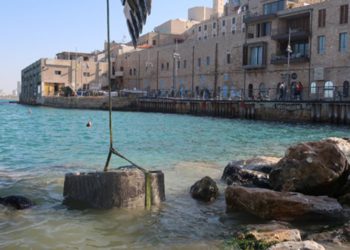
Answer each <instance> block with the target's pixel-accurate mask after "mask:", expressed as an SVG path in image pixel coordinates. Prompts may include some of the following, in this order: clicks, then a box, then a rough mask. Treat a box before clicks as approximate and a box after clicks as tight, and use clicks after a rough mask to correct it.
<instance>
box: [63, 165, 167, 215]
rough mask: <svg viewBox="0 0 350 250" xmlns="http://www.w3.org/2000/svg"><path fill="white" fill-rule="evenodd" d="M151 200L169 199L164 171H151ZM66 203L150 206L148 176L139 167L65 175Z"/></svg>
mask: <svg viewBox="0 0 350 250" xmlns="http://www.w3.org/2000/svg"><path fill="white" fill-rule="evenodd" d="M149 174H150V183H151V188H150V190H151V192H150V193H151V201H152V202H151V204H152V205H159V204H160V203H161V202H162V201H164V200H165V188H164V174H163V172H162V171H151V172H149ZM63 196H64V200H63V204H64V205H66V206H68V207H70V208H76V209H83V208H96V209H109V208H113V207H118V208H136V207H145V206H146V176H145V173H144V172H143V171H141V170H140V169H138V168H136V167H123V168H119V169H116V170H111V171H108V172H94V173H69V174H66V176H65V181H64V190H63Z"/></svg>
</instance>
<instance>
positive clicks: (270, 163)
mask: <svg viewBox="0 0 350 250" xmlns="http://www.w3.org/2000/svg"><path fill="white" fill-rule="evenodd" d="M280 160H281V158H278V157H271V156H258V157H254V158H251V159H248V160H244V161H238V162H237V164H236V165H241V166H242V167H243V168H244V169H249V170H254V171H258V172H262V173H265V174H269V173H270V172H271V171H272V170H273V169H274V168H275V165H276V164H277V163H278V162H279V161H280Z"/></svg>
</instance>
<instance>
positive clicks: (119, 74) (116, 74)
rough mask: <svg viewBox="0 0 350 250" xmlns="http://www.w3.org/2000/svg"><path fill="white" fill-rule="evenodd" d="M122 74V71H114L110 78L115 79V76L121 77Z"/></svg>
mask: <svg viewBox="0 0 350 250" xmlns="http://www.w3.org/2000/svg"><path fill="white" fill-rule="evenodd" d="M123 76H124V71H115V72H113V73H112V75H111V78H112V79H115V78H117V77H123Z"/></svg>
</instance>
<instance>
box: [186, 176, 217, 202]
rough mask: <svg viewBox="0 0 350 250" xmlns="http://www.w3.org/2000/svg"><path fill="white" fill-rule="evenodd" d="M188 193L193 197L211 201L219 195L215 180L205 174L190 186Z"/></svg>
mask: <svg viewBox="0 0 350 250" xmlns="http://www.w3.org/2000/svg"><path fill="white" fill-rule="evenodd" d="M190 193H191V196H192V198H193V199H196V200H201V201H205V202H211V201H214V200H215V199H216V198H217V197H218V196H219V189H218V187H217V185H216V183H215V181H214V180H213V179H212V178H210V177H208V176H206V177H204V178H203V179H201V180H199V181H197V182H196V183H195V184H194V185H193V186H192V187H191V190H190Z"/></svg>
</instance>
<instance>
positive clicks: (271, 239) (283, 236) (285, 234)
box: [247, 229, 301, 243]
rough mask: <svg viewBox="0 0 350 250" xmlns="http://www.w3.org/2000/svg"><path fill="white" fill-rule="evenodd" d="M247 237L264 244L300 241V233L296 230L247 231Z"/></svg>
mask: <svg viewBox="0 0 350 250" xmlns="http://www.w3.org/2000/svg"><path fill="white" fill-rule="evenodd" d="M247 236H251V237H253V238H254V239H255V240H258V241H263V242H266V243H278V242H284V241H301V236H300V232H299V230H297V229H277V230H272V231H256V230H253V231H249V232H248V233H247Z"/></svg>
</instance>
